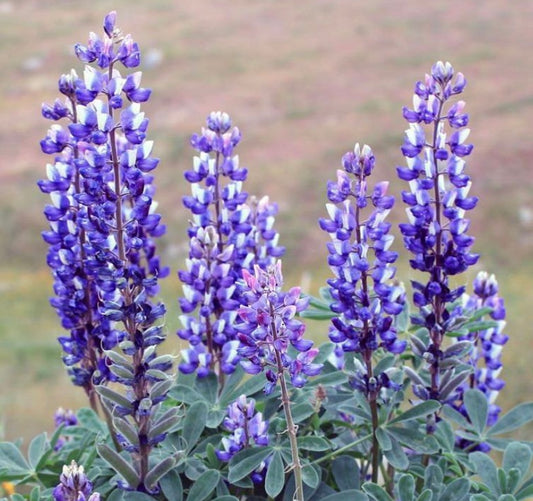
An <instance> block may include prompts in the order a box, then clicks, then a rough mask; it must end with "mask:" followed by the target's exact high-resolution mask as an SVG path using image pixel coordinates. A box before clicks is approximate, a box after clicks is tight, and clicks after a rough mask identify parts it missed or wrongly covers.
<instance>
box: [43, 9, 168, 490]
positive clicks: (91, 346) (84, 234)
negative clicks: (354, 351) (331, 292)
mask: <svg viewBox="0 0 533 501" xmlns="http://www.w3.org/2000/svg"><path fill="white" fill-rule="evenodd" d="M76 54H77V56H78V58H79V59H80V60H81V61H83V62H86V63H91V62H95V63H96V64H97V67H95V66H86V67H85V69H84V72H83V78H80V77H78V75H77V73H76V72H74V71H73V72H71V73H70V74H68V75H64V76H63V77H61V78H60V81H59V90H60V92H61V93H62V94H63V95H64V96H65V102H64V104H61V102H60V103H59V104H58V103H57V102H56V103H55V104H54V105H53V106H49V105H45V106H44V107H43V115H44V116H45V117H47V118H50V119H53V120H57V119H66V121H67V122H68V123H67V126H66V127H64V126H62V125H59V124H54V125H53V126H52V128H51V130H50V132H49V133H48V135H47V137H46V138H45V139H44V140H43V141H42V142H41V146H42V149H43V151H44V152H47V153H55V154H57V155H56V157H55V161H54V163H53V164H51V165H49V166H48V167H47V176H48V179H47V180H43V181H41V182H40V183H39V186H40V188H41V190H42V191H43V192H45V193H49V194H50V197H51V200H52V204H51V205H49V206H47V207H46V209H45V215H46V217H47V219H48V221H49V222H50V231H48V232H45V233H44V235H43V236H44V239H45V240H46V242H47V243H48V244H49V245H50V250H49V254H48V264H49V265H50V267H51V268H52V270H53V274H54V280H55V282H54V292H55V294H56V297H54V298H53V299H52V301H51V302H52V305H53V306H54V307H55V308H56V310H57V312H58V314H59V316H60V317H61V320H62V324H63V326H64V327H65V328H66V329H68V330H69V331H70V336H64V337H61V338H60V339H59V340H60V342H61V345H62V347H63V350H64V352H65V356H64V358H63V360H64V362H65V364H66V365H67V367H68V368H69V372H70V374H71V375H72V378H73V381H74V383H75V384H78V385H80V386H83V387H84V388H85V390H86V391H87V393H88V395H89V398H90V400H91V406H92V407H93V409H95V410H96V409H97V405H96V397H97V394H98V396H99V398H100V400H101V402H102V403H103V404H104V406H105V407H106V408H107V410H108V411H109V415H110V416H111V415H112V416H113V423H112V424H113V427H112V429H111V430H110V431H111V434H112V437H113V438H114V439H115V442H116V446H117V447H118V446H119V443H120V445H121V446H122V448H124V449H125V450H128V451H129V452H132V453H134V458H135V459H134V466H135V468H136V471H137V473H138V485H131V486H129V487H130V488H132V489H138V490H140V491H144V492H153V490H154V489H156V488H157V486H153V485H151V486H149V485H144V480H145V478H146V474H147V472H148V466H149V454H150V451H151V449H152V448H153V446H155V445H156V444H158V443H159V442H161V441H162V440H164V438H165V436H166V433H167V432H168V429H166V428H165V427H163V428H162V427H160V426H159V427H156V430H158V433H151V429H152V424H154V423H156V421H157V415H158V414H159V407H160V403H161V402H162V401H163V400H164V399H165V398H166V393H167V391H168V389H169V387H170V385H169V379H168V375H167V374H166V372H167V371H168V370H169V369H170V368H171V366H172V358H171V357H170V356H168V355H163V356H157V354H156V346H157V345H159V344H160V343H161V342H162V341H163V340H164V338H165V335H164V332H163V329H162V327H161V326H160V325H159V323H160V321H161V319H162V317H163V315H164V314H165V307H164V305H163V304H161V303H157V302H155V301H154V300H153V297H154V295H155V294H156V293H157V292H158V280H159V278H162V277H164V276H165V275H166V274H167V273H168V270H167V269H166V268H164V267H162V266H161V264H160V260H159V257H158V255H157V249H156V244H155V242H156V239H157V238H158V237H160V236H161V235H163V234H164V232H165V226H164V225H163V224H161V216H160V215H159V214H158V213H157V212H156V203H155V202H154V192H155V189H154V186H153V175H152V174H151V172H152V171H153V169H154V168H155V167H156V166H157V164H158V162H159V161H158V159H157V158H154V157H153V156H152V147H153V143H152V141H149V140H147V129H148V119H147V118H146V117H145V115H144V113H143V112H142V110H141V106H140V103H141V102H144V101H146V100H147V99H148V97H149V96H150V91H149V90H148V89H144V88H142V87H141V74H140V72H137V73H133V74H132V75H129V76H126V77H123V76H122V75H121V73H120V71H119V69H118V68H119V67H120V66H124V67H125V68H132V67H135V66H137V65H138V64H139V57H140V55H139V47H138V46H137V44H136V43H135V42H134V41H133V40H132V38H131V36H130V35H126V36H123V35H122V34H121V32H120V30H119V29H118V28H117V27H116V14H115V13H114V12H111V13H110V14H108V16H106V18H105V19H104V34H103V37H102V38H100V37H99V36H98V35H96V34H94V33H91V34H90V36H89V42H88V44H87V45H85V46H83V45H79V44H78V45H77V46H76ZM118 345H119V348H120V350H119V349H116V348H117V346H118ZM109 381H114V382H117V383H120V384H121V385H123V386H126V387H127V388H128V391H127V396H126V397H123V396H121V395H120V394H118V393H117V392H116V391H115V390H112V389H110V388H106V387H105V384H106V383H107V382H109ZM95 392H97V393H95ZM117 395H118V396H117ZM125 402H129V404H126V403H125ZM167 417H172V418H173V416H167ZM171 421H172V419H170V420H167V422H169V423H170V422H171ZM124 430H126V431H124Z"/></svg>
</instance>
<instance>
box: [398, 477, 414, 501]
mask: <svg viewBox="0 0 533 501" xmlns="http://www.w3.org/2000/svg"><path fill="white" fill-rule="evenodd" d="M398 495H399V496H400V499H399V501H413V500H414V497H415V479H414V478H413V477H412V475H402V476H401V477H400V480H399V481H398Z"/></svg>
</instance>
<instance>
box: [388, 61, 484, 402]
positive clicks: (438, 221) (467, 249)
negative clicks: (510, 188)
mask: <svg viewBox="0 0 533 501" xmlns="http://www.w3.org/2000/svg"><path fill="white" fill-rule="evenodd" d="M465 85H466V80H465V78H464V76H463V75H462V74H461V73H458V74H457V75H455V74H454V70H453V67H452V66H451V65H450V63H442V62H440V61H439V62H438V63H436V64H435V65H434V66H433V68H432V70H431V74H430V75H426V78H425V81H424V82H418V83H417V84H416V86H415V93H414V97H413V108H412V109H408V108H404V110H403V115H404V118H405V119H406V120H407V121H408V122H409V124H410V126H409V129H408V130H407V131H406V134H405V142H404V145H403V146H402V152H403V154H404V156H405V158H406V166H404V167H398V175H399V177H400V178H401V179H402V180H404V181H407V182H408V183H409V187H410V191H404V192H403V193H402V199H403V201H404V202H405V203H406V204H407V205H408V208H407V216H408V218H409V222H408V223H404V224H400V230H401V232H402V234H403V237H404V244H405V247H406V248H407V249H408V250H409V251H410V252H411V253H412V254H413V257H412V259H411V260H410V265H411V267H412V268H413V269H415V270H419V271H421V272H424V273H427V274H428V277H427V280H426V281H425V282H421V281H413V282H412V285H413V288H414V290H415V292H414V295H413V301H414V303H415V305H416V306H418V308H419V312H420V313H419V315H417V316H416V317H414V322H415V323H417V324H420V325H421V326H423V327H425V328H426V329H427V331H428V332H429V338H430V339H429V344H427V345H426V346H425V347H423V352H424V353H423V356H424V358H425V360H426V361H427V363H428V364H429V371H430V374H431V382H429V383H428V385H426V386H424V385H420V384H415V385H414V390H415V392H416V393H417V394H418V395H419V396H420V397H421V398H423V399H426V398H432V399H437V400H440V399H441V398H440V391H441V384H442V381H441V379H442V378H443V377H444V375H445V374H446V373H447V376H446V377H447V378H448V379H449V377H450V374H451V371H454V370H455V368H454V367H453V364H452V366H450V364H448V363H447V364H446V365H447V366H448V367H447V369H444V368H443V367H441V364H442V361H443V358H444V354H445V351H444V350H443V347H442V344H443V340H444V336H445V335H446V333H447V332H449V331H451V330H452V322H453V321H454V320H455V319H454V317H453V315H451V314H450V311H449V309H448V308H447V307H448V306H450V305H451V304H452V303H453V302H454V301H455V300H456V299H458V298H459V297H460V296H461V295H462V294H463V292H464V290H465V288H464V287H463V286H459V287H456V288H453V287H452V286H451V284H450V281H449V277H451V276H454V275H457V274H459V273H462V272H464V271H465V270H466V269H467V268H468V267H469V266H471V265H473V264H475V263H476V262H477V260H478V257H479V256H478V255H477V254H474V253H472V252H471V247H472V244H473V241H474V239H473V238H472V237H471V236H469V235H468V234H467V231H468V227H469V221H468V219H465V213H466V211H469V210H471V209H473V208H474V207H475V206H476V203H477V198H476V197H472V196H470V195H469V191H470V186H471V181H470V177H469V176H468V175H466V174H465V168H466V163H465V160H464V159H465V157H467V156H468V155H469V154H470V153H471V151H472V145H471V144H468V143H466V140H467V138H468V134H469V129H467V128H465V126H466V125H467V124H468V115H467V114H466V113H464V112H463V111H464V107H465V103H464V101H456V102H455V103H451V104H449V100H450V98H454V97H455V96H457V95H459V94H461V93H462V91H463V89H464V87H465ZM448 129H449V130H448ZM419 344H420V343H419ZM419 348H420V347H419ZM418 351H420V350H418ZM452 379H453V378H452ZM448 389H449V388H448Z"/></svg>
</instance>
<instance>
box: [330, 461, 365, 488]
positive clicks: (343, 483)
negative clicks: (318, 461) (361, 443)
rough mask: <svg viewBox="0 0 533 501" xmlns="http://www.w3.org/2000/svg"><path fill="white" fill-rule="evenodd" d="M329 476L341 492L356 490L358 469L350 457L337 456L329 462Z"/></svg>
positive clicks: (358, 475) (358, 486)
mask: <svg viewBox="0 0 533 501" xmlns="http://www.w3.org/2000/svg"><path fill="white" fill-rule="evenodd" d="M331 474H332V475H333V479H334V480H335V483H336V484H337V487H338V488H339V490H341V491H348V490H358V489H359V488H360V484H359V478H360V474H359V467H358V465H357V463H356V462H355V459H354V458H353V457H351V456H346V455H344V456H339V457H336V458H335V459H334V460H333V461H332V462H331Z"/></svg>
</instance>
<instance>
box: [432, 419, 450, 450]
mask: <svg viewBox="0 0 533 501" xmlns="http://www.w3.org/2000/svg"><path fill="white" fill-rule="evenodd" d="M435 438H436V439H437V440H438V442H439V444H440V446H441V447H442V449H443V450H444V451H445V452H453V450H454V447H455V434H454V431H453V428H452V425H451V424H450V423H449V422H448V421H445V420H442V421H439V422H438V423H437V430H436V431H435Z"/></svg>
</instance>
